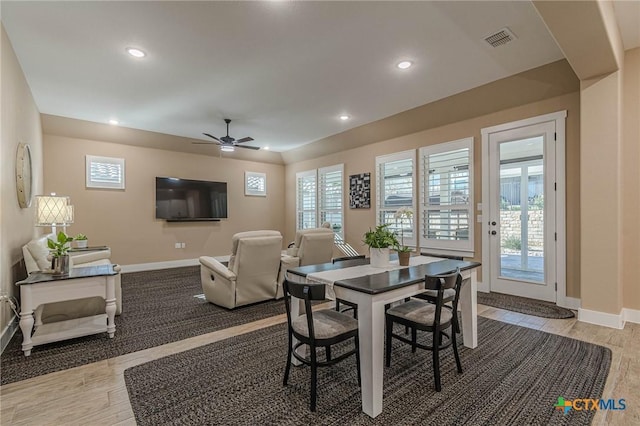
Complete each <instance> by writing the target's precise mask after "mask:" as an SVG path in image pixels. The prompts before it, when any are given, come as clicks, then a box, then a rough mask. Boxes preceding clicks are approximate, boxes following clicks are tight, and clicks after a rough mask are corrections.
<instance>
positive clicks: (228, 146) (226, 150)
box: [220, 145, 235, 152]
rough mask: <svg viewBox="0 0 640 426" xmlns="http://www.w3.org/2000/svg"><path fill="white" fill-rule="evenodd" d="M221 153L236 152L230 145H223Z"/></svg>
mask: <svg viewBox="0 0 640 426" xmlns="http://www.w3.org/2000/svg"><path fill="white" fill-rule="evenodd" d="M220 151H222V152H233V151H235V148H234V147H232V146H230V145H222V146H221V147H220Z"/></svg>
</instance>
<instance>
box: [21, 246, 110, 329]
mask: <svg viewBox="0 0 640 426" xmlns="http://www.w3.org/2000/svg"><path fill="white" fill-rule="evenodd" d="M47 238H51V239H55V236H54V235H53V234H47V235H43V236H42V237H39V238H36V239H33V240H31V241H29V242H28V243H27V244H26V245H24V246H22V255H23V256H24V264H25V266H26V269H27V274H31V273H32V272H36V271H43V270H47V269H50V268H51V260H50V259H48V256H49V248H48V247H47ZM69 255H70V256H69V261H70V267H71V268H81V267H84V266H95V265H109V264H111V260H110V257H111V250H100V251H93V252H75V253H74V252H70V253H69ZM115 282H116V315H120V314H121V313H122V287H121V284H120V274H118V275H116V276H115ZM104 304H105V302H104V299H103V298H101V297H89V298H84V299H77V300H70V301H66V302H57V303H47V304H46V305H44V306H39V307H38V308H37V309H36V315H35V316H36V319H35V320H36V323H35V325H36V326H38V325H41V324H42V323H50V322H57V321H65V320H69V319H74V318H82V317H85V316H93V315H98V314H100V313H104Z"/></svg>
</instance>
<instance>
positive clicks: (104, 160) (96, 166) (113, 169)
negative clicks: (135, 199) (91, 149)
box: [86, 155, 124, 189]
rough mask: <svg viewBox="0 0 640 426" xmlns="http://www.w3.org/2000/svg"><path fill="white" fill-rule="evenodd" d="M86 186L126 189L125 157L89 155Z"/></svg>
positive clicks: (87, 157) (87, 158)
mask: <svg viewBox="0 0 640 426" xmlns="http://www.w3.org/2000/svg"><path fill="white" fill-rule="evenodd" d="M86 186H87V188H109V189H124V158H113V157H98V156H95V155H87V156H86Z"/></svg>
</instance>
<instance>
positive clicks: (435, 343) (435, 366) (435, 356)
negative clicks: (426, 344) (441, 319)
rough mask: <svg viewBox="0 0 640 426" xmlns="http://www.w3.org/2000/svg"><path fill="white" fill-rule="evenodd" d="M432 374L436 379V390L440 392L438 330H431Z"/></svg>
mask: <svg viewBox="0 0 640 426" xmlns="http://www.w3.org/2000/svg"><path fill="white" fill-rule="evenodd" d="M433 376H434V378H435V381H436V392H440V389H441V386H440V330H438V329H437V328H436V329H435V330H434V331H433Z"/></svg>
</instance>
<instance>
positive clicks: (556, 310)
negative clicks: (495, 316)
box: [478, 291, 575, 319]
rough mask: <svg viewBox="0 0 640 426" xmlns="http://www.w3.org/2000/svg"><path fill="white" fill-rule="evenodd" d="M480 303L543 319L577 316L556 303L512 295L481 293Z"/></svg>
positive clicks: (479, 295)
mask: <svg viewBox="0 0 640 426" xmlns="http://www.w3.org/2000/svg"><path fill="white" fill-rule="evenodd" d="M478 303H482V304H483V305H487V306H493V307H494V308H500V309H506V310H507V311H513V312H520V313H521V314H527V315H534V316H536V317H542V318H555V319H563V318H573V317H574V316H575V315H574V314H573V312H572V311H571V310H569V309H566V308H563V307H560V306H557V305H556V304H554V303H551V302H543V301H542V300H536V299H528V298H526V297H519V296H511V295H510V294H502V293H495V292H491V293H483V292H481V291H479V292H478Z"/></svg>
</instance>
